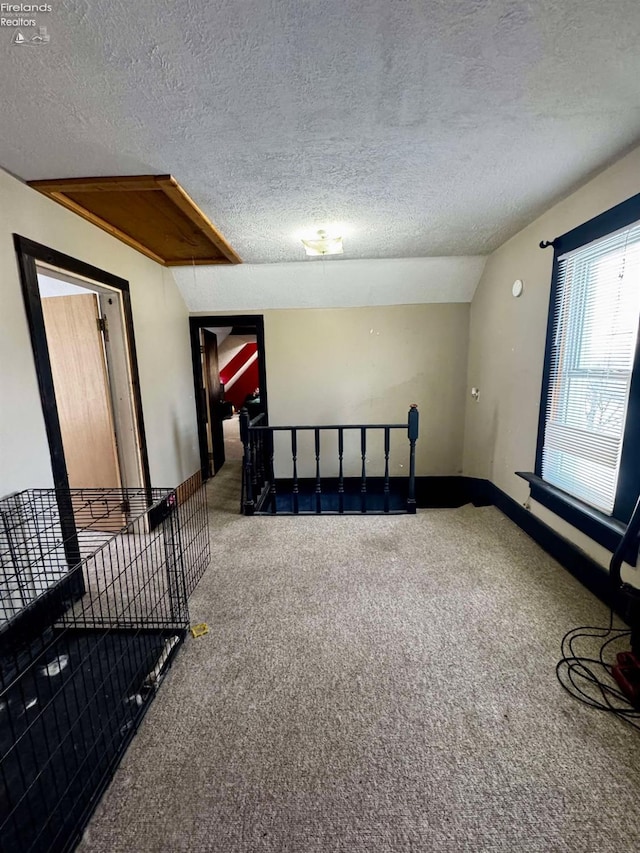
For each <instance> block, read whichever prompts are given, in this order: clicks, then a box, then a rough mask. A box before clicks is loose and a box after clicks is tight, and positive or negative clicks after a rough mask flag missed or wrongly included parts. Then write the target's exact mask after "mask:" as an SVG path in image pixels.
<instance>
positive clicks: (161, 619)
mask: <svg viewBox="0 0 640 853" xmlns="http://www.w3.org/2000/svg"><path fill="white" fill-rule="evenodd" d="M206 510H207V508H206V498H205V492H204V489H198V490H197V491H194V492H187V493H184V492H183V493H182V495H181V494H180V492H179V491H178V492H176V491H175V490H160V489H153V490H137V489H126V490H122V489H72V490H70V491H66V492H61V491H59V490H58V491H56V490H53V489H31V490H28V491H24V492H19V493H17V494H14V495H10V496H9V497H6V498H3V499H1V500H0V782H1V789H0V839H1V842H0V847H1V848H2V850H3V851H7V853H9V851H11V853H13V851H19V853H26V851H30V852H31V853H36V851H37V853H40V852H41V851H43V853H44V851H50V853H53V851H55V852H56V853H58V851H67V850H71V849H73V847H74V846H75V845H76V844H77V842H78V840H79V838H80V834H81V832H82V829H83V828H84V826H85V824H86V822H87V820H88V818H89V816H90V815H91V813H92V811H93V809H94V808H95V806H96V804H97V802H98V799H99V797H100V794H101V793H102V791H103V790H104V788H105V787H106V785H107V784H108V782H109V780H110V779H111V777H112V775H113V773H114V771H115V768H116V766H117V764H118V762H119V760H120V758H121V757H122V755H123V753H124V751H125V750H126V748H127V746H128V744H129V742H130V740H131V738H132V737H133V735H134V734H135V731H136V729H137V728H138V726H139V724H140V722H141V720H142V717H143V716H144V714H145V712H146V710H147V707H148V706H149V703H150V701H151V700H152V698H153V696H154V694H155V692H156V690H157V689H158V686H159V685H160V683H161V681H162V678H163V676H164V673H165V671H166V669H167V667H168V666H169V664H170V663H171V661H172V659H173V656H174V655H175V652H176V650H177V648H178V646H179V644H180V643H181V642H182V640H183V639H184V636H185V634H186V629H187V627H188V624H189V609H188V598H189V595H190V594H191V592H192V591H193V589H194V587H195V585H196V584H197V582H198V580H199V579H200V577H201V576H202V574H203V572H204V570H205V568H206V567H207V565H208V563H209V556H210V551H209V549H210V546H209V535H208V527H207V511H206Z"/></svg>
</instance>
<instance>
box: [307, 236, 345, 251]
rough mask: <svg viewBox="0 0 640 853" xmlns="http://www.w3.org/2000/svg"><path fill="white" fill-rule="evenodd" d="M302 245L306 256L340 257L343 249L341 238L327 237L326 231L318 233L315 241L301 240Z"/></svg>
mask: <svg viewBox="0 0 640 853" xmlns="http://www.w3.org/2000/svg"><path fill="white" fill-rule="evenodd" d="M302 244H303V246H304V250H305V252H306V253H307V255H310V256H313V257H316V256H317V255H342V254H343V252H344V247H343V245H342V237H329V236H328V234H327V232H326V231H318V237H317V239H315V240H303V241H302Z"/></svg>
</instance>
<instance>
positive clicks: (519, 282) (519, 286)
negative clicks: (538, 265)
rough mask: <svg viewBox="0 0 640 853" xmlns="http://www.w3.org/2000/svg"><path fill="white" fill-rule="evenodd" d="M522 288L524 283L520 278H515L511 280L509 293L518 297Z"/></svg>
mask: <svg viewBox="0 0 640 853" xmlns="http://www.w3.org/2000/svg"><path fill="white" fill-rule="evenodd" d="M523 290H524V283H523V281H522V279H520V278H517V279H516V280H515V281H514V282H513V286H512V287H511V293H513V295H514V296H515V297H518V296H521V295H522V291H523Z"/></svg>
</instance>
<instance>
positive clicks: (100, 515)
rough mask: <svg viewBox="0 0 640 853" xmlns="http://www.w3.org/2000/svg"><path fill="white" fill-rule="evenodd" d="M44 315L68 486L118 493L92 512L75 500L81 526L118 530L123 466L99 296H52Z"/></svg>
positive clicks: (84, 294)
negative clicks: (115, 422)
mask: <svg viewBox="0 0 640 853" xmlns="http://www.w3.org/2000/svg"><path fill="white" fill-rule="evenodd" d="M42 313H43V316H44V323H45V329H46V333H47V347H48V350H49V360H50V362H51V373H52V375H53V385H54V388H55V396H56V407H57V410H58V418H59V420H60V431H61V433H62V444H63V448H64V458H65V463H66V466H67V474H68V477H69V486H70V488H72V489H80V488H100V489H115V490H117V491H116V493H115V494H114V495H112V496H109V498H108V500H107V501H106V503H105V501H102V502H101V503H97V504H96V505H95V506H94V507H93V508H90V507H85V508H84V509H80V505H81V504H84V502H83V501H78V499H77V498H74V501H73V503H74V509H75V510H76V521H77V523H78V527H79V528H83V527H87V526H91V527H94V528H95V529H97V530H111V529H118V528H120V527H121V526H122V524H123V523H124V518H123V515H122V513H121V512H120V511H119V510H120V509H121V504H122V496H121V494H120V492H119V490H120V486H121V480H120V468H119V465H118V452H117V445H116V435H115V428H114V420H113V412H112V408H111V394H110V389H109V377H108V374H107V365H106V361H105V353H104V344H103V340H102V332H101V331H100V328H99V325H98V321H99V305H98V297H97V296H96V294H95V293H82V294H78V296H52V297H47V298H44V299H43V300H42Z"/></svg>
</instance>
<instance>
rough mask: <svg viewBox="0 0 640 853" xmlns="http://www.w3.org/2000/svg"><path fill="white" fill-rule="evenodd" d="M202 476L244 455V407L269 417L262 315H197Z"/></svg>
mask: <svg viewBox="0 0 640 853" xmlns="http://www.w3.org/2000/svg"><path fill="white" fill-rule="evenodd" d="M189 322H190V326H191V348H192V356H193V371H194V374H193V375H194V382H195V393H196V407H197V411H198V433H199V439H200V460H201V468H202V477H203V479H207V478H208V477H212V476H215V474H217V472H218V471H219V470H220V468H222V466H223V465H224V464H225V462H227V461H229V462H233V463H237V464H238V467H239V463H240V462H241V460H242V443H241V441H240V424H239V412H240V409H241V408H243V407H246V408H247V409H248V410H249V413H250V415H251V417H255V416H256V415H258V414H259V413H261V412H262V413H264V423H268V407H267V381H266V369H265V355H264V318H263V317H262V315H233V316H206V317H191V318H190V320H189Z"/></svg>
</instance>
